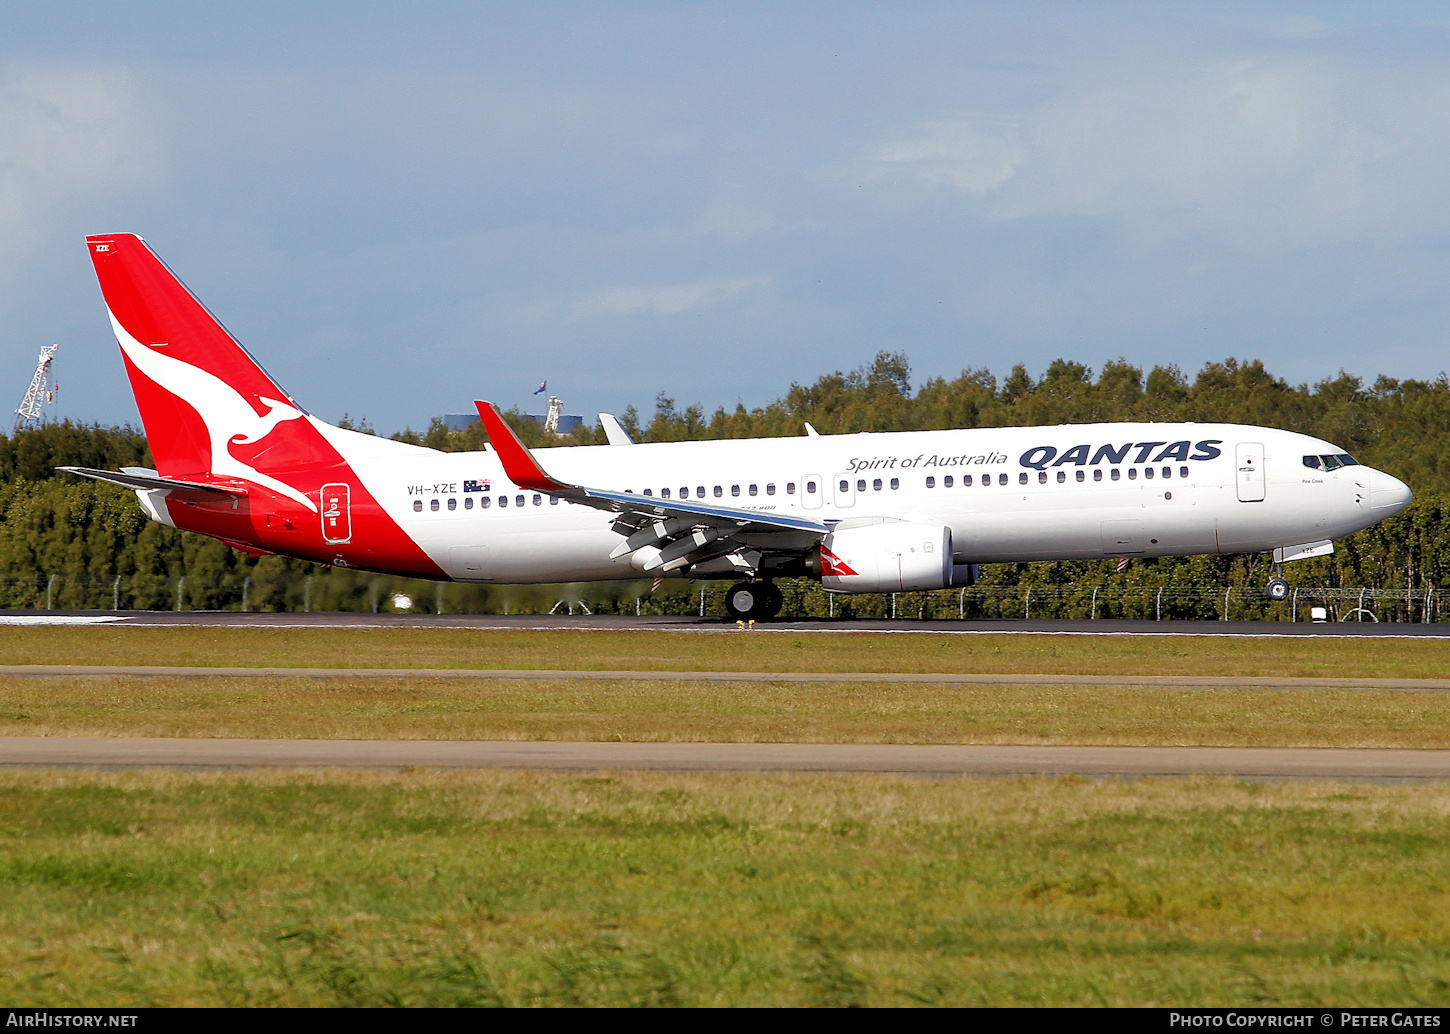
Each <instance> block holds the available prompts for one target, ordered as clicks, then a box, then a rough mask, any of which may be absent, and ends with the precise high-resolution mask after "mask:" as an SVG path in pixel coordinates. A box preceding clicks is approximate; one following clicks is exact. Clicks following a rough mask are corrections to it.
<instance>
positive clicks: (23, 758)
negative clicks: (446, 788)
mask: <svg viewBox="0 0 1450 1034" xmlns="http://www.w3.org/2000/svg"><path fill="white" fill-rule="evenodd" d="M0 766H6V767H42V766H44V767H53V766H73V767H95V768H153V767H165V768H199V769H205V768H260V767H304V768H333V767H341V768H408V767H423V768H453V769H458V768H472V769H486V768H513V769H519V768H522V769H543V770H551V771H617V770H644V771H666V772H815V773H851V772H876V773H895V774H910V775H934V776H962V775H993V776H1026V775H1055V776H1063V775H1075V776H1095V777H1103V776H1135V777H1142V776H1193V775H1214V776H1237V777H1240V778H1249V779H1253V778H1259V779H1358V780H1363V779H1374V780H1384V779H1390V780H1443V779H1450V750H1379V749H1338V748H1316V747H1287V748H1267V747H1119V746H998V745H966V744H843V743H592V742H591V743H579V742H529V743H519V742H512V741H462V740H262V739H257V740H238V739H141V738H135V739H132V738H114V739H112V738H90V737H74V738H71V737H0Z"/></svg>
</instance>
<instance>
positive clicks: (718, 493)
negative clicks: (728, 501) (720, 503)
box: [715, 485, 740, 499]
mask: <svg viewBox="0 0 1450 1034" xmlns="http://www.w3.org/2000/svg"><path fill="white" fill-rule="evenodd" d="M724 494H725V489H723V488H721V487H720V486H719V485H716V486H715V498H716V499H719V498H720V497H721V496H722V495H724ZM739 494H740V493H738V492H737V493H736V495H739Z"/></svg>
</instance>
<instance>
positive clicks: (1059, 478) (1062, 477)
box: [1057, 470, 1067, 485]
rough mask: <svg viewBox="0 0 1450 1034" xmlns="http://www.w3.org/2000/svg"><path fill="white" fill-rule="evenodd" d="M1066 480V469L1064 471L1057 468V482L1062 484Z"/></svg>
mask: <svg viewBox="0 0 1450 1034" xmlns="http://www.w3.org/2000/svg"><path fill="white" fill-rule="evenodd" d="M1066 480H1067V471H1065V470H1059V471H1058V472H1057V483H1058V484H1059V485H1060V484H1062V483H1063V482H1064V481H1066Z"/></svg>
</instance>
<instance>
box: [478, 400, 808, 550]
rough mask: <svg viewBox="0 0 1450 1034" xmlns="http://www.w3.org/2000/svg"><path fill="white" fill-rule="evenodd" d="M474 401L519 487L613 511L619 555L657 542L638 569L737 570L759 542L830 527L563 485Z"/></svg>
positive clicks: (485, 405) (784, 543)
mask: <svg viewBox="0 0 1450 1034" xmlns="http://www.w3.org/2000/svg"><path fill="white" fill-rule="evenodd" d="M474 406H475V407H477V409H478V415H479V417H481V418H482V420H483V426H484V429H485V430H486V431H487V432H488V438H489V441H490V442H492V443H493V447H494V449H495V451H497V452H498V456H499V460H500V461H501V462H502V463H503V468H504V473H505V474H507V475H508V478H509V480H510V481H512V482H513V483H514V484H516V485H518V486H519V487H520V488H527V489H530V490H531V491H535V492H546V493H548V494H550V495H556V496H558V497H559V498H561V499H567V500H569V501H570V502H572V503H578V504H580V505H581V506H592V507H594V508H595V509H596V510H606V511H609V512H611V513H616V514H618V515H619V517H618V518H616V519H615V522H614V525H613V526H614V530H615V531H617V532H618V533H619V534H620V535H623V536H625V541H624V542H622V543H620V545H619V546H618V547H617V548H616V549H615V550H614V551H613V552H612V553H611V554H610V556H611V557H620V556H624V555H625V554H627V553H632V552H635V551H636V550H638V549H642V548H646V547H649V548H653V549H658V551H659V553H658V556H654V555H651V557H650V559H649V560H647V561H646V562H645V563H644V565H643V568H642V569H643V570H646V571H652V570H655V569H657V568H659V569H662V570H663V571H672V570H675V569H677V568H680V567H687V566H692V565H695V564H699V563H702V562H705V561H707V560H711V559H715V558H721V557H725V558H728V557H731V556H732V555H736V554H739V555H740V556H741V558H742V560H743V561H745V562H747V563H744V564H743V565H742V563H735V562H734V561H731V564H732V566H733V568H734V569H739V570H742V571H743V570H745V569H746V567H751V568H753V567H754V566H756V565H757V564H758V562H759V550H761V549H771V548H779V549H783V550H784V551H787V552H803V551H804V550H806V549H809V548H811V547H812V546H814V545H815V544H816V543H818V542H819V541H820V540H821V539H822V538H824V537H825V536H826V534H827V533H828V532H829V531H830V528H829V527H827V526H826V525H825V524H824V523H822V522H821V521H817V520H812V519H810V518H808V517H796V516H791V515H787V514H776V513H761V512H759V511H757V510H741V509H737V508H735V507H730V506H712V505H710V504H709V503H703V502H691V501H689V500H686V499H679V500H675V499H659V498H656V497H654V496H644V495H636V494H633V493H630V492H616V491H613V490H610V489H600V488H587V487H585V486H583V485H572V484H568V483H567V482H563V481H560V480H558V479H557V478H554V477H552V476H551V475H550V474H548V473H547V472H546V471H545V470H544V468H543V467H542V466H540V465H539V462H538V460H536V459H535V458H534V454H533V453H532V452H530V451H529V449H528V446H526V445H524V443H523V442H521V441H520V440H519V437H518V435H516V434H514V431H513V428H511V427H509V425H508V424H507V423H506V422H505V421H504V418H503V416H502V415H501V414H500V413H499V411H498V408H497V407H496V406H494V405H493V403H491V402H475V403H474ZM751 553H754V554H755V556H754V562H753V563H749V561H751V557H750V555H749V554H751ZM661 558H663V559H661Z"/></svg>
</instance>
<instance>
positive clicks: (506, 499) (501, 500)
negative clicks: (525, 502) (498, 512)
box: [498, 495, 509, 506]
mask: <svg viewBox="0 0 1450 1034" xmlns="http://www.w3.org/2000/svg"><path fill="white" fill-rule="evenodd" d="M508 504H509V497H508V496H506V495H501V496H499V497H498V505H499V506H507V505H508Z"/></svg>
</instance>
